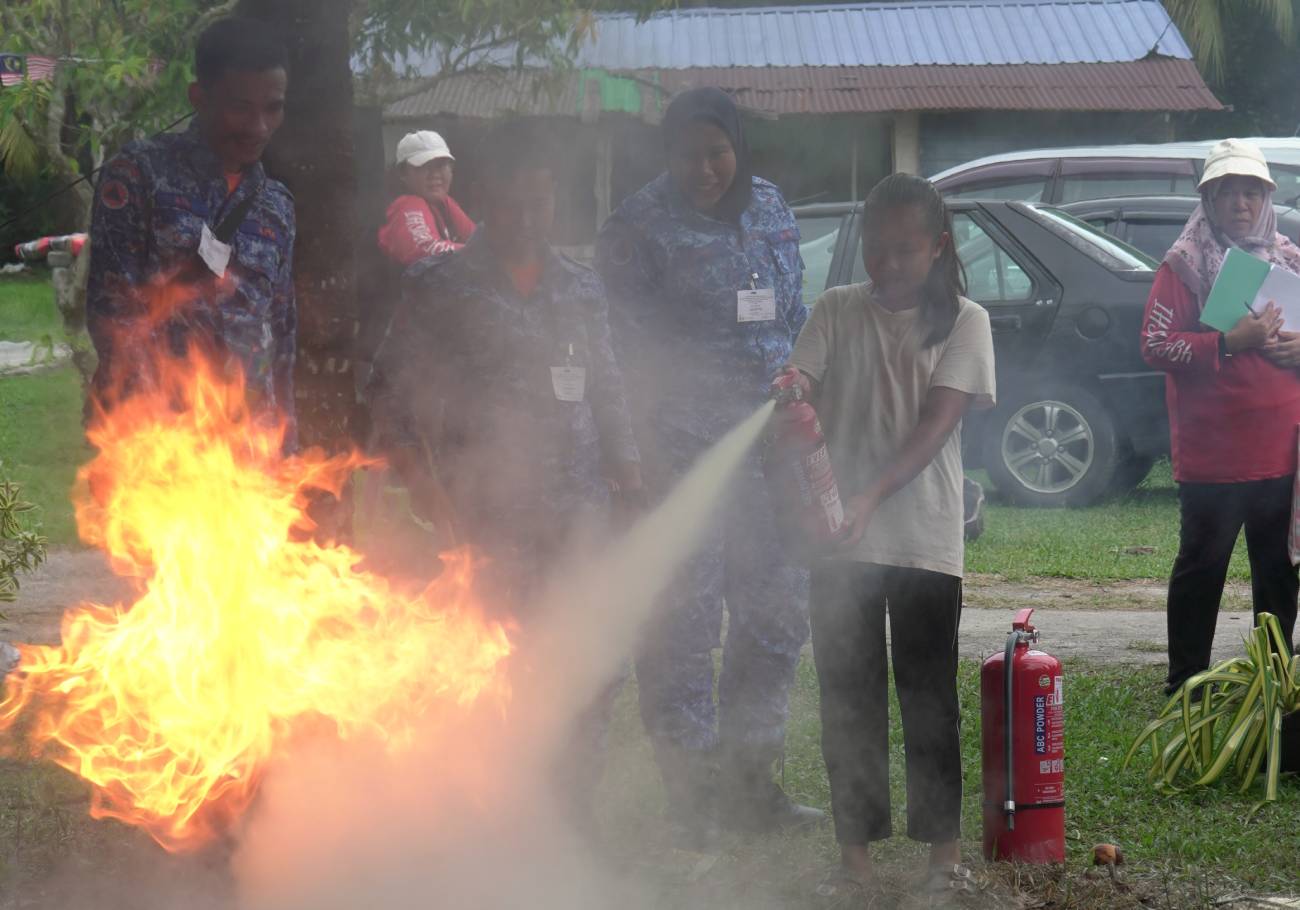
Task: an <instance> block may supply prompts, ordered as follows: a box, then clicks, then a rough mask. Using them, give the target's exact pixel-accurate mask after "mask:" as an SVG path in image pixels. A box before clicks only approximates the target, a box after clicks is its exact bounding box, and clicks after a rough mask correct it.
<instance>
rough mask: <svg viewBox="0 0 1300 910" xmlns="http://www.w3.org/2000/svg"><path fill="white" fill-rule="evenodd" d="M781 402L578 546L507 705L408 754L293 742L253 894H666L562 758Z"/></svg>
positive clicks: (257, 842)
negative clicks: (614, 846) (626, 866)
mask: <svg viewBox="0 0 1300 910" xmlns="http://www.w3.org/2000/svg"><path fill="white" fill-rule="evenodd" d="M770 413H771V405H770V404H769V405H765V406H764V407H763V408H761V409H760V410H759V411H758V412H756V413H755V414H754V415H753V416H752V417H750V418H749V419H748V420H747V421H745V422H744V423H743V424H741V425H740V426H738V427H737V428H736V429H735V430H733V431H732V432H731V433H730V434H729V435H728V436H726V437H725V438H724V439H723V440H721V441H720V442H719V443H718V445H716V446H715V447H714V448H713V449H712V450H710V451H709V452H708V453H706V455H705V456H704V457H703V458H702V459H701V460H700V462H699V463H698V464H697V465H696V466H695V468H694V469H693V470H692V471H691V472H690V473H689V474H688V475H687V476H686V477H685V478H684V479H683V480H682V482H681V483H680V484H679V485H678V487H677V488H676V489H675V490H674V491H673V492H672V493H671V494H670V495H669V496H668V498H667V499H666V500H665V501H664V502H663V504H662V505H660V506H659V507H658V508H657V509H655V510H654V511H653V512H651V513H650V514H648V515H647V516H646V517H645V518H644V519H643V520H642V521H640V522H639V523H638V524H637V525H636V526H635V527H633V528H632V529H631V530H630V531H629V532H628V533H627V534H626V535H624V536H623V537H622V538H621V539H620V540H618V541H617V542H615V543H614V544H613V545H612V546H610V547H609V548H608V551H607V552H605V553H603V554H601V555H600V556H598V557H596V558H590V557H589V555H588V554H583V553H577V554H574V555H573V556H572V557H571V558H570V559H568V560H565V561H564V563H563V564H562V566H561V567H560V568H559V569H558V570H557V571H556V572H555V573H554V575H553V578H552V579H551V582H550V584H549V585H548V586H547V587H546V588H545V593H544V594H543V596H542V598H541V601H542V605H541V608H540V609H539V610H538V611H537V616H538V617H539V620H538V623H537V625H536V628H535V629H533V630H531V632H530V634H529V636H528V637H527V641H526V644H525V646H524V649H523V650H522V651H521V652H520V653H519V654H518V655H517V656H516V658H515V659H513V661H512V663H513V665H514V674H513V676H514V680H513V682H514V690H515V691H514V696H513V698H512V701H511V703H510V705H509V707H508V709H507V710H506V712H505V713H504V715H501V714H494V713H492V712H491V710H490V709H480V710H479V711H478V712H477V713H475V714H474V715H472V716H469V717H463V718H456V719H453V720H449V719H448V718H439V719H438V722H437V723H436V724H434V725H432V727H431V729H430V730H429V731H428V732H427V734H426V735H425V736H424V737H422V739H421V740H420V742H418V743H417V745H416V746H415V748H413V749H411V750H409V751H407V752H404V753H402V754H401V755H400V756H398V757H396V758H395V757H394V756H393V755H392V754H391V753H390V752H388V751H386V750H385V749H384V748H383V747H382V746H381V744H379V743H378V742H368V743H367V742H361V743H349V744H347V745H341V744H340V743H339V742H338V741H337V740H336V739H333V738H332V737H331V738H324V739H319V738H305V739H303V740H302V741H301V742H299V743H297V744H295V747H294V748H293V749H292V750H291V751H290V752H289V753H288V754H285V755H284V756H282V757H281V760H280V761H278V762H277V764H276V765H275V766H274V767H273V768H271V769H270V771H269V773H268V776H267V780H266V783H265V785H264V787H263V789H262V792H261V795H260V798H259V802H258V804H257V805H256V807H255V809H254V811H253V813H252V814H251V816H250V818H249V821H248V824H247V827H246V829H245V830H244V832H243V833H242V834H241V836H240V845H239V849H238V852H237V854H236V856H235V859H234V869H235V873H236V878H237V888H238V907H239V910H272V908H274V910H299V908H302V910H307V908H312V910H336V908H337V910H343V908H349V910H351V908H356V907H365V906H376V907H383V908H385V910H407V908H411V910H414V908H417V907H418V908H427V907H430V906H438V907H475V908H497V907H500V908H515V907H520V906H529V907H534V908H542V910H547V908H552V907H554V908H556V910H559V908H582V907H592V908H594V907H608V906H612V905H614V904H615V903H616V902H617V905H618V906H620V907H625V908H636V907H638V906H647V907H648V906H650V904H649V899H648V897H645V898H643V899H642V903H638V898H637V897H636V893H635V889H634V888H633V887H632V885H631V883H630V882H629V881H628V880H627V879H626V878H625V877H621V876H620V875H619V874H617V873H616V872H614V871H611V868H610V864H608V863H603V862H601V861H600V859H599V857H598V855H597V854H598V848H597V847H596V845H595V844H594V843H593V842H592V841H591V840H590V839H589V838H584V837H583V836H582V835H580V834H579V832H578V831H577V830H575V828H574V826H573V825H572V824H570V820H569V818H568V815H567V813H566V806H565V805H564V803H563V801H562V800H561V799H559V798H558V797H557V794H556V788H555V786H554V782H555V765H556V762H557V761H560V760H562V758H561V756H562V751H563V747H564V746H565V745H566V744H567V742H568V739H569V736H570V734H571V732H572V730H573V727H574V725H575V722H576V719H577V717H578V716H579V714H581V712H582V711H583V710H584V709H585V708H586V707H587V706H588V705H589V704H590V703H591V702H592V700H593V699H594V698H595V697H596V696H597V694H598V693H599V692H601V691H602V690H603V689H604V688H605V687H606V686H608V685H609V684H610V682H611V681H614V680H616V679H617V678H618V677H619V676H620V674H621V673H622V672H623V668H624V666H625V665H626V662H627V660H628V658H629V656H630V655H631V653H632V650H633V648H634V646H635V641H636V636H637V633H638V630H639V629H640V628H641V626H642V624H643V623H644V622H645V620H646V619H647V618H648V617H649V616H650V614H651V612H652V611H653V609H654V606H655V603H656V601H657V599H658V597H659V595H660V594H661V593H662V591H663V589H664V587H665V586H666V585H667V583H668V582H669V580H670V579H671V577H672V575H673V573H674V571H675V570H676V569H677V568H678V567H679V566H680V565H681V564H682V562H683V561H684V560H685V559H686V558H687V557H688V556H689V555H690V553H691V552H692V550H693V549H694V548H695V547H696V546H697V545H698V543H699V541H700V538H701V536H702V534H703V533H704V532H705V530H706V529H707V527H708V522H709V521H710V518H711V515H712V513H713V511H714V510H715V508H716V506H717V503H718V501H719V499H720V498H721V497H722V496H723V495H724V493H725V490H726V485H727V482H728V479H729V478H730V477H731V475H732V474H733V472H734V471H735V469H736V467H737V466H738V465H739V464H740V462H741V461H742V460H743V459H744V457H745V455H746V453H747V452H748V450H749V449H750V447H751V446H752V445H753V444H754V442H755V440H756V439H757V437H758V435H759V434H760V433H761V431H762V428H763V426H764V424H765V423H766V421H767V418H768V416H769V415H770ZM357 659H358V660H364V659H365V655H362V654H358V655H357ZM597 783H598V781H595V780H592V781H590V782H589V785H590V786H592V787H595V786H596V785H597Z"/></svg>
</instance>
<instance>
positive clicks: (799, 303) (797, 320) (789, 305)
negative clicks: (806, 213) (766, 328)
mask: <svg viewBox="0 0 1300 910" xmlns="http://www.w3.org/2000/svg"><path fill="white" fill-rule="evenodd" d="M782 204H783V205H784V201H783V202H782ZM790 230H791V231H792V232H793V233H794V239H793V240H791V241H790V244H791V246H792V248H793V250H792V252H793V254H794V255H793V260H794V266H795V269H794V276H793V277H794V293H793V294H789V295H783V299H782V300H781V301H780V304H781V316H782V317H783V318H784V319H785V323H786V325H788V326H789V327H790V335H791V338H798V337H799V333H800V332H801V331H803V327H804V323H806V322H807V321H808V305H807V304H805V303H804V300H803V267H804V266H803V256H802V255H801V254H800V252H799V223H798V222H797V221H796V220H795V218H794V215H793V213H792V214H791V215H790Z"/></svg>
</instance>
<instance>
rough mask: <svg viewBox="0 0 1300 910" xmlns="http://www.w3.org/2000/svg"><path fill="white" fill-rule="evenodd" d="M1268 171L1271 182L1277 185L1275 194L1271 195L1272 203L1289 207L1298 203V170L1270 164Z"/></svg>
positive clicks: (1299, 195)
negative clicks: (1270, 175)
mask: <svg viewBox="0 0 1300 910" xmlns="http://www.w3.org/2000/svg"><path fill="white" fill-rule="evenodd" d="M1268 170H1269V173H1270V174H1272V176H1273V182H1274V183H1276V184H1277V192H1275V193H1274V194H1273V201H1274V202H1277V203H1278V204H1280V205H1284V206H1288V207H1289V206H1292V205H1295V204H1296V202H1297V201H1300V168H1296V167H1288V166H1286V165H1282V164H1270V165H1269V166H1268Z"/></svg>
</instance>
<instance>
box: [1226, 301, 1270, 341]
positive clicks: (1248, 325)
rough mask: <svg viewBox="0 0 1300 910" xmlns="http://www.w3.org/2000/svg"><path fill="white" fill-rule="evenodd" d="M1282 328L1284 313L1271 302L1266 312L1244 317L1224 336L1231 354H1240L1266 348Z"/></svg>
mask: <svg viewBox="0 0 1300 910" xmlns="http://www.w3.org/2000/svg"><path fill="white" fill-rule="evenodd" d="M1281 328H1282V311H1281V310H1280V309H1279V308H1278V306H1277V304H1275V303H1274V302H1273V301H1271V300H1270V301H1269V302H1268V306H1266V307H1265V308H1264V312H1262V313H1249V314H1247V315H1245V316H1242V317H1241V319H1240V320H1238V322H1237V324H1236V325H1234V326H1233V327H1232V328H1231V329H1230V330H1229V331H1228V333H1227V334H1226V335H1224V336H1223V339H1224V342H1225V343H1226V344H1227V347H1228V353H1229V354H1239V353H1241V352H1242V351H1249V350H1251V349H1252V348H1262V347H1264V345H1266V344H1268V343H1269V342H1270V341H1272V340H1273V338H1274V336H1276V335H1277V333H1278V330H1280V329H1281Z"/></svg>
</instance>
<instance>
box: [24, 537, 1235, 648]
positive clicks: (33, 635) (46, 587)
mask: <svg viewBox="0 0 1300 910" xmlns="http://www.w3.org/2000/svg"><path fill="white" fill-rule="evenodd" d="M965 590H966V611H965V613H963V615H962V630H961V647H962V656H963V657H985V656H987V655H989V654H991V653H993V651H995V650H998V649H1000V648H1001V647H1002V645H1003V643H1004V642H1005V641H1006V632H1007V631H1009V630H1010V628H1011V617H1012V615H1013V614H1014V613H1015V612H1016V611H1017V610H1021V609H1024V608H1025V607H1033V608H1034V609H1035V610H1037V611H1038V612H1037V614H1036V615H1035V619H1034V621H1035V624H1036V625H1038V627H1039V629H1040V631H1041V632H1042V636H1043V639H1042V641H1043V647H1044V649H1046V650H1048V651H1050V652H1051V653H1053V654H1056V655H1057V656H1059V657H1061V658H1062V659H1069V658H1074V659H1078V660H1083V661H1087V662H1095V663H1129V664H1151V663H1160V662H1162V661H1163V660H1164V642H1165V640H1166V639H1165V614H1164V599H1165V585H1164V583H1163V582H1156V581H1140V580H1139V581H1122V582H1109V583H1104V584H1102V583H1096V582H1090V581H1082V580H1078V579H1067V578H1038V579H1033V580H1031V581H1021V582H1008V581H1006V580H1005V579H1002V578H999V577H998V576H994V575H972V576H970V577H968V578H967V579H966V588H965ZM131 595H132V583H131V580H129V579H123V578H120V577H118V576H116V575H114V574H113V572H112V571H111V570H110V569H109V567H108V564H107V562H106V561H105V559H104V557H103V556H102V555H101V554H100V553H98V552H97V551H93V550H73V549H60V550H56V551H54V552H52V553H51V554H50V558H49V561H48V562H47V563H46V564H45V565H44V566H42V567H41V569H40V571H39V572H37V573H36V574H34V575H32V576H30V577H27V578H24V579H23V580H22V589H21V590H20V592H19V595H18V600H17V602H16V603H13V604H8V605H6V606H5V608H4V609H3V613H4V614H5V618H4V619H3V620H0V639H2V640H8V641H19V642H33V643H39V644H53V643H55V642H57V641H58V640H59V619H60V617H61V616H62V615H63V611H64V610H65V609H66V608H67V607H69V606H72V605H75V604H77V603H80V602H82V601H85V600H94V601H97V602H99V603H115V602H129V601H130V599H131ZM1249 601H1250V588H1249V586H1248V585H1243V584H1232V585H1229V590H1228V591H1227V593H1226V595H1225V598H1224V615H1223V616H1222V617H1221V619H1220V621H1219V628H1218V635H1217V637H1216V639H1215V649H1214V655H1215V659H1216V660H1218V659H1220V658H1222V657H1228V656H1231V655H1232V654H1234V653H1236V652H1237V651H1238V650H1239V648H1240V644H1241V636H1242V635H1243V634H1244V633H1245V632H1246V631H1248V630H1249V628H1250V614H1249V612H1248V610H1249Z"/></svg>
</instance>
